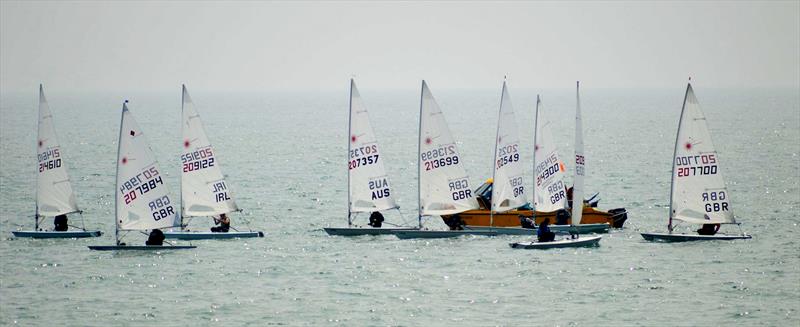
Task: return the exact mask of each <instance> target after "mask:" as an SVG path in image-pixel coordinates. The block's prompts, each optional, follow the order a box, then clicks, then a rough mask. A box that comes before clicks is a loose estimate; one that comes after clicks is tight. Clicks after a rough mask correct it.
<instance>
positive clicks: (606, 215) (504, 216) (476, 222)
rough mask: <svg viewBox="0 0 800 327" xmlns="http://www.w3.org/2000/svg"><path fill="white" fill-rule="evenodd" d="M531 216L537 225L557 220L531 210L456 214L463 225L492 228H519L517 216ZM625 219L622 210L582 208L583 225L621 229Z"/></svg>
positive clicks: (483, 209) (479, 210)
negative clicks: (599, 225) (604, 225)
mask: <svg viewBox="0 0 800 327" xmlns="http://www.w3.org/2000/svg"><path fill="white" fill-rule="evenodd" d="M479 202H480V201H479ZM531 215H533V216H534V221H535V222H536V224H537V225H539V224H541V223H542V222H543V221H544V219H545V218H550V223H551V224H554V225H555V224H556V222H558V219H556V218H557V212H534V211H533V210H510V211H506V212H503V213H495V214H494V215H493V217H491V218H490V213H489V210H487V209H485V207H483V206H482V208H481V209H476V210H469V211H465V212H462V213H460V214H458V216H459V217H460V218H461V220H462V221H464V224H465V225H468V226H490V223H491V226H494V227H520V222H519V216H525V217H530V216H531ZM450 217H453V216H442V219H443V220H445V221H447V219H449V218H450ZM627 219H628V214H627V212H626V211H625V209H622V208H620V209H612V210H609V211H607V212H606V211H601V210H598V209H596V208H592V207H586V206H584V207H583V218H582V219H581V222H582V223H583V224H608V225H609V226H611V227H614V228H622V226H623V224H625V220H627ZM490 220H491V222H490ZM562 223H563V225H569V224H571V223H572V221H571V219H570V218H566V221H565V222H562ZM583 224H582V225H583Z"/></svg>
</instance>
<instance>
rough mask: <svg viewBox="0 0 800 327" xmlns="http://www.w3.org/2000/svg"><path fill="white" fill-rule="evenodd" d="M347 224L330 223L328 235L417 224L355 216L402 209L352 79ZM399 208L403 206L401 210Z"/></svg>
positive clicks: (375, 232)
mask: <svg viewBox="0 0 800 327" xmlns="http://www.w3.org/2000/svg"><path fill="white" fill-rule="evenodd" d="M347 163H348V168H347V184H348V186H347V189H348V190H347V226H348V227H338V228H337V227H326V228H325V232H326V233H328V235H338V236H360V235H383V234H393V233H394V232H396V231H400V230H412V229H415V228H414V227H402V226H398V225H394V224H390V223H387V222H384V223H383V224H387V225H393V226H398V227H378V228H376V227H361V226H358V225H356V224H354V220H355V219H357V218H358V215H359V214H361V213H372V212H381V211H386V210H393V209H399V207H398V206H397V204H396V203H395V202H394V197H392V194H391V188H390V187H389V177H388V176H387V175H386V169H384V167H383V156H382V155H381V153H380V148H379V147H378V140H377V138H376V137H375V131H374V130H373V129H372V125H371V124H370V121H369V113H368V112H367V108H366V106H364V103H363V102H362V100H361V95H360V94H359V93H358V88H356V83H355V81H353V79H350V119H349V127H348V137H347ZM398 211H399V210H398Z"/></svg>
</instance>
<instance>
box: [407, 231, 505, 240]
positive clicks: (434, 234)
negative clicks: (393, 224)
mask: <svg viewBox="0 0 800 327" xmlns="http://www.w3.org/2000/svg"><path fill="white" fill-rule="evenodd" d="M394 235H395V236H397V238H400V239H411V238H450V237H459V236H464V235H475V236H497V232H495V231H488V230H487V231H479V230H407V231H397V232H396V233H394Z"/></svg>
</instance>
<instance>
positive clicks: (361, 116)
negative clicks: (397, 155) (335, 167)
mask: <svg viewBox="0 0 800 327" xmlns="http://www.w3.org/2000/svg"><path fill="white" fill-rule="evenodd" d="M349 123H350V126H349V131H350V135H348V138H349V141H348V170H349V173H348V184H349V187H348V189H349V190H348V192H349V193H348V194H349V202H350V203H349V204H348V207H349V212H350V213H356V212H373V211H382V210H387V209H394V208H397V204H396V203H395V201H394V197H393V196H392V193H391V187H390V186H389V177H388V176H387V174H386V169H385V168H384V166H383V156H382V155H381V152H380V148H379V147H378V141H377V139H376V137H375V132H374V130H373V129H372V125H371V123H370V120H369V113H368V112H367V109H366V107H365V106H364V103H363V102H362V100H361V95H360V94H359V93H358V88H356V84H355V81H353V80H352V79H351V80H350V120H349Z"/></svg>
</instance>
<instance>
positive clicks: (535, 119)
mask: <svg viewBox="0 0 800 327" xmlns="http://www.w3.org/2000/svg"><path fill="white" fill-rule="evenodd" d="M541 102H542V100H541V99H540V98H539V95H538V94H537V95H536V110H535V111H534V114H533V189H532V190H531V204H532V205H531V207H532V208H533V212H536V152H538V150H539V149H538V145H537V144H536V141H537V136H538V135H537V134H539V104H540V103H541ZM531 214H533V213H531Z"/></svg>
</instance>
